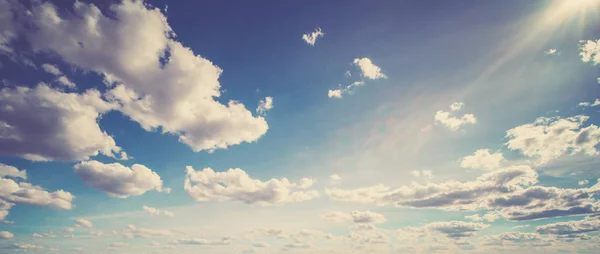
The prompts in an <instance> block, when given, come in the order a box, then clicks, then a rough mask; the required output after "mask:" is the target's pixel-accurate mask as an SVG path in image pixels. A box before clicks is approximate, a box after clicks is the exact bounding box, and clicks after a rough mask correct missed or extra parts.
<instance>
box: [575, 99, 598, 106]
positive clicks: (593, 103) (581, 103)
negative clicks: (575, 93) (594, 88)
mask: <svg viewBox="0 0 600 254" xmlns="http://www.w3.org/2000/svg"><path fill="white" fill-rule="evenodd" d="M598 105H600V99H596V100H595V101H594V102H587V101H584V102H580V103H579V104H577V107H582V108H589V107H596V106H598Z"/></svg>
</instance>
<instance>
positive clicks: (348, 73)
mask: <svg viewBox="0 0 600 254" xmlns="http://www.w3.org/2000/svg"><path fill="white" fill-rule="evenodd" d="M344 75H345V76H346V77H352V73H350V71H349V70H348V71H346V73H344Z"/></svg>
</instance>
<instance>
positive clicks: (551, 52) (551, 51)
mask: <svg viewBox="0 0 600 254" xmlns="http://www.w3.org/2000/svg"><path fill="white" fill-rule="evenodd" d="M544 54H546V55H547V56H552V55H559V54H560V52H558V51H556V49H548V50H546V51H544Z"/></svg>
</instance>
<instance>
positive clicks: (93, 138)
mask: <svg viewBox="0 0 600 254" xmlns="http://www.w3.org/2000/svg"><path fill="white" fill-rule="evenodd" d="M112 108H113V106H112V105H111V104H109V103H107V102H105V101H104V100H102V98H101V97H100V93H99V92H98V91H96V90H88V91H87V92H85V93H83V94H75V93H64V92H60V91H57V90H54V89H52V88H50V87H48V86H46V85H44V84H41V85H38V86H37V87H35V88H26V87H16V88H4V89H2V90H0V136H1V138H0V153H2V154H5V155H12V156H19V157H22V158H25V159H29V160H35V161H47V160H63V161H74V160H85V159H87V158H89V157H90V156H95V155H97V154H99V153H101V154H104V155H106V156H114V154H115V153H116V152H119V151H121V148H119V147H118V146H117V145H116V144H115V141H114V140H113V138H112V137H111V136H109V135H108V134H106V132H104V131H102V130H101V129H100V127H99V126H98V119H99V117H100V116H101V114H103V113H105V112H107V111H109V110H111V109H112Z"/></svg>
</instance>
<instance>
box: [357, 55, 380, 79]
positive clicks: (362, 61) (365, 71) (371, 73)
mask: <svg viewBox="0 0 600 254" xmlns="http://www.w3.org/2000/svg"><path fill="white" fill-rule="evenodd" d="M353 63H354V65H356V66H357V67H358V68H359V69H360V71H361V75H362V76H363V77H365V78H368V79H380V78H387V76H386V75H385V74H383V72H381V68H380V67H379V66H377V65H375V64H373V62H372V61H371V59H369V58H366V57H363V58H356V59H354V61H353Z"/></svg>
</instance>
